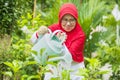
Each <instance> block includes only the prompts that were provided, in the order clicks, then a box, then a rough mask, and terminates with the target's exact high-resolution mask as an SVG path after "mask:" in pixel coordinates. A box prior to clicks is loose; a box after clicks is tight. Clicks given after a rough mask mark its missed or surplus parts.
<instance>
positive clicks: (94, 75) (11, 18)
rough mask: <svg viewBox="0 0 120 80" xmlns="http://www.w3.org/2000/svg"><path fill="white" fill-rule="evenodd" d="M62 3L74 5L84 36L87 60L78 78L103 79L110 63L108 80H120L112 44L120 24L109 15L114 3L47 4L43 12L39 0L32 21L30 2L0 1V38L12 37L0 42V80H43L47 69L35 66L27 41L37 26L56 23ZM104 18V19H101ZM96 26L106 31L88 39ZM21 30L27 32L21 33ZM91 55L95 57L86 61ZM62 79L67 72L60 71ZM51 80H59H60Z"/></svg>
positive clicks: (86, 0) (98, 0) (74, 0)
mask: <svg viewBox="0 0 120 80" xmlns="http://www.w3.org/2000/svg"><path fill="white" fill-rule="evenodd" d="M116 1H117V0H116ZM51 2H52V3H51ZM64 2H72V3H75V5H76V6H77V8H78V11H79V22H80V24H81V26H82V28H83V30H84V31H85V33H86V36H87V37H86V46H85V56H87V57H88V58H85V63H86V65H85V66H86V68H84V69H82V70H81V69H80V70H79V73H78V75H82V76H84V77H85V80H87V79H90V80H101V79H102V75H103V74H105V73H107V72H108V71H105V70H104V71H102V70H100V68H101V67H102V66H103V65H104V64H106V63H110V64H111V65H112V70H113V75H112V76H111V80H113V79H115V80H119V78H120V66H119V64H120V62H119V61H120V57H119V56H120V54H119V53H120V48H119V46H117V45H116V44H115V43H116V35H115V34H114V33H115V31H116V25H117V24H118V25H119V24H120V21H118V22H116V21H115V18H114V17H113V15H111V10H112V9H113V6H114V4H115V3H116V2H115V0H111V1H109V0H108V1H107V0H106V1H103V0H62V1H61V0H57V1H55V0H47V1H46V2H45V4H47V5H46V7H45V8H44V10H41V8H40V6H41V4H40V3H41V0H38V2H37V11H36V12H37V13H36V16H35V18H34V19H33V15H32V7H33V1H32V0H1V1H0V15H1V16H0V20H1V22H0V29H1V31H0V35H1V34H6V33H7V34H11V33H12V36H11V37H10V36H9V37H6V35H4V37H2V38H0V44H1V45H0V79H3V76H4V75H6V76H9V77H10V78H11V79H12V80H13V79H16V80H17V79H21V80H38V79H43V77H44V73H45V72H46V71H47V69H46V68H47V67H46V65H45V66H43V65H40V64H38V63H36V61H35V60H34V59H33V57H32V56H31V54H30V53H31V47H32V45H31V43H30V42H29V39H30V37H31V35H32V33H33V32H34V31H36V30H37V29H38V28H39V26H41V25H47V26H48V25H51V24H52V23H55V22H57V21H58V12H59V11H58V10H59V8H60V6H61V5H62V4H63V3H64ZM118 2H119V1H118ZM23 3H24V4H23ZM93 3H94V4H93ZM48 6H49V7H48ZM104 15H105V16H106V17H107V18H105V19H104V18H103V16H104ZM98 25H102V26H105V28H107V31H106V32H96V33H94V34H92V37H93V38H92V39H90V38H89V36H90V33H91V32H92V29H91V28H94V29H95V28H96V26H98ZM23 28H27V29H24V30H23ZM9 31H10V32H9ZM101 42H102V43H101ZM104 42H105V43H104ZM93 51H94V52H95V53H96V55H97V56H96V57H95V58H89V57H91V53H92V52H93ZM38 59H39V58H38ZM47 64H50V63H47ZM56 64H57V63H54V64H53V65H56ZM1 73H2V74H1ZM61 75H62V79H63V80H64V79H65V80H66V79H67V80H69V78H70V72H69V71H68V70H63V72H62V73H61ZM52 79H53V80H56V79H58V80H59V79H60V77H57V78H52Z"/></svg>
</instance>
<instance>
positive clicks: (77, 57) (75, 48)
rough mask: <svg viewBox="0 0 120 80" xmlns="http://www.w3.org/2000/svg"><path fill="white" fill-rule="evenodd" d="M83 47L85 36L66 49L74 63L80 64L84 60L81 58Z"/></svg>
mask: <svg viewBox="0 0 120 80" xmlns="http://www.w3.org/2000/svg"><path fill="white" fill-rule="evenodd" d="M84 45H85V36H81V37H80V38H77V39H75V40H74V41H72V42H71V45H70V47H69V48H68V49H69V51H70V53H71V55H72V58H73V60H74V61H75V62H82V61H83V60H84V57H83V51H84Z"/></svg>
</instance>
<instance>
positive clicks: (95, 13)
mask: <svg viewBox="0 0 120 80" xmlns="http://www.w3.org/2000/svg"><path fill="white" fill-rule="evenodd" d="M72 1H73V3H74V4H76V6H77V8H78V12H79V22H80V24H81V26H82V28H83V30H84V31H85V34H86V46H85V52H86V53H91V52H92V51H94V50H95V48H96V46H95V44H94V43H96V42H97V41H98V40H99V35H100V34H96V35H94V37H95V38H94V39H92V40H91V39H89V35H90V32H91V31H92V30H91V28H96V26H97V25H98V24H100V23H101V20H102V16H103V14H105V13H106V10H105V7H104V6H105V2H104V1H100V0H84V1H83V0H79V1H74V0H71V2H72ZM87 56H90V55H89V54H87Z"/></svg>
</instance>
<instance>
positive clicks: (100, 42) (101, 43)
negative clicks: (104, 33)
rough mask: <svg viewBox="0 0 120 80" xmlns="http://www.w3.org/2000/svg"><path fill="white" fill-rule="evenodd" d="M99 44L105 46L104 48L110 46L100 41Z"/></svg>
mask: <svg viewBox="0 0 120 80" xmlns="http://www.w3.org/2000/svg"><path fill="white" fill-rule="evenodd" d="M99 44H101V45H103V46H109V45H108V44H107V43H106V42H105V41H104V40H100V41H99Z"/></svg>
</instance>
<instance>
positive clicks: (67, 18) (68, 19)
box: [61, 14, 76, 32]
mask: <svg viewBox="0 0 120 80" xmlns="http://www.w3.org/2000/svg"><path fill="white" fill-rule="evenodd" d="M61 26H62V28H63V29H64V30H65V31H67V32H70V31H72V30H73V29H74V28H75V26H76V19H75V18H74V17H73V16H72V15H70V14H65V15H64V16H63V18H62V20H61Z"/></svg>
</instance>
